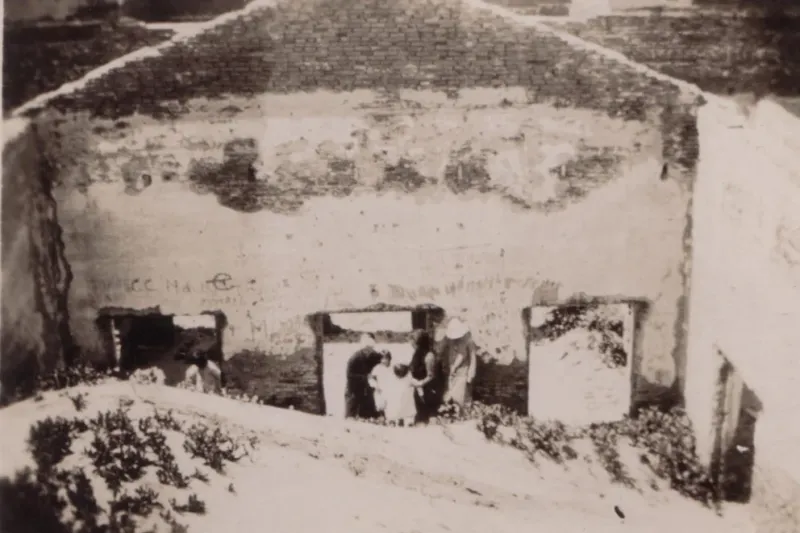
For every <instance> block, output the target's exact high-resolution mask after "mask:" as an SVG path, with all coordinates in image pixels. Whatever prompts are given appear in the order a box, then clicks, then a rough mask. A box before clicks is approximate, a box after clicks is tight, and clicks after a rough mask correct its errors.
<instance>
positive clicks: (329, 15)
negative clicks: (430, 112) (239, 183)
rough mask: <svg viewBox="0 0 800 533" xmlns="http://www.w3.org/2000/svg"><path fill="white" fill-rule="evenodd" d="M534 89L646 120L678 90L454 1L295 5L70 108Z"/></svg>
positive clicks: (188, 48) (112, 110) (244, 21)
mask: <svg viewBox="0 0 800 533" xmlns="http://www.w3.org/2000/svg"><path fill="white" fill-rule="evenodd" d="M501 86H524V87H527V88H528V89H529V98H530V101H531V102H553V103H554V104H555V105H560V106H564V107H584V108H591V109H599V110H603V111H605V112H607V113H609V114H611V115H612V116H622V117H626V118H631V119H641V118H643V116H644V112H645V109H647V107H648V106H649V105H650V104H652V103H662V102H666V101H668V100H669V99H670V98H671V97H672V96H674V94H675V92H676V91H675V89H674V88H673V87H671V86H670V85H668V84H665V83H662V82H658V81H654V80H651V79H648V78H645V77H643V76H641V75H640V74H637V73H635V72H634V71H633V70H632V69H629V68H627V67H623V66H621V65H618V64H616V63H615V62H614V61H611V60H608V59H606V58H603V57H600V56H599V55H597V54H594V53H588V52H579V51H576V50H574V49H572V48H570V47H569V46H568V45H566V44H565V43H563V42H562V41H561V40H559V39H558V38H556V37H553V36H551V35H545V34H542V33H538V32H536V31H533V30H531V29H528V28H524V27H520V26H519V25H516V24H513V23H510V22H508V21H506V20H504V19H501V18H498V17H496V16H494V15H491V14H488V13H485V12H480V13H479V12H476V11H466V10H465V9H464V7H463V6H461V5H459V4H458V3H455V2H441V1H435V0H427V1H423V0H419V1H409V0H402V1H399V2H390V1H388V0H368V1H367V2H360V3H358V4H354V3H352V2H349V1H343V0H331V1H325V2H312V1H309V0H305V1H301V2H286V3H284V4H281V5H279V6H278V7H275V8H263V9H259V10H256V11H254V12H252V13H249V14H247V15H246V16H243V17H241V18H239V19H236V20H234V21H231V22H229V23H226V24H224V25H221V26H219V27H217V28H215V29H213V30H211V31H208V32H206V33H203V34H201V35H199V36H197V37H196V38H194V39H192V40H190V41H188V42H186V43H183V44H179V45H176V46H174V47H171V48H169V49H168V50H165V51H164V52H163V54H162V55H161V56H159V57H154V58H149V59H146V60H144V61H141V62H138V63H136V64H133V65H130V66H126V67H124V68H121V69H119V70H115V71H114V72H112V73H110V74H109V75H108V76H104V77H103V78H101V79H98V80H96V81H93V82H91V83H90V84H89V86H88V87H87V88H86V89H85V90H83V91H80V92H78V93H76V94H73V95H69V96H64V97H63V98H59V99H58V100H57V101H56V102H54V104H55V105H56V106H57V107H59V108H62V109H67V110H78V109H86V110H91V111H92V112H94V113H97V114H98V115H102V116H109V117H115V116H124V115H127V114H130V113H134V112H140V113H146V114H163V113H164V112H165V110H164V103H165V101H168V100H177V101H185V100H187V99H190V98H194V97H210V98H215V97H223V96H225V95H226V94H240V95H254V94H259V93H264V92H295V91H313V90H315V89H331V90H338V91H351V90H355V89H362V88H366V89H384V90H387V91H393V90H396V89H401V88H434V89H438V90H442V91H447V92H449V93H452V94H454V95H455V94H456V93H457V91H458V89H459V88H464V87H501Z"/></svg>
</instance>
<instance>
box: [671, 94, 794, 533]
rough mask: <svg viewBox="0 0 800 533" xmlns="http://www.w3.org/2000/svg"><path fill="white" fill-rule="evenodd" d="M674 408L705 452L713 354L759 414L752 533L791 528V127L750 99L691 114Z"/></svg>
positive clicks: (770, 106)
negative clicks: (686, 286)
mask: <svg viewBox="0 0 800 533" xmlns="http://www.w3.org/2000/svg"><path fill="white" fill-rule="evenodd" d="M699 125H700V139H701V149H702V152H701V159H700V165H699V167H698V181H697V186H696V190H695V199H694V202H695V216H694V222H695V245H696V252H695V255H694V267H693V279H692V286H693V291H692V301H691V317H690V339H689V340H690V343H689V351H688V365H687V376H688V379H687V387H686V403H687V409H688V412H689V414H690V415H691V417H692V420H693V422H694V425H695V426H696V428H697V431H698V444H699V446H700V452H701V453H702V454H703V456H704V457H705V458H707V459H710V457H711V455H712V454H711V450H712V447H713V445H714V439H713V435H714V431H715V429H716V428H715V427H714V426H713V424H712V413H713V412H714V409H715V406H714V402H713V398H712V394H713V390H714V384H715V382H716V380H717V379H718V375H719V359H718V358H716V357H715V353H716V351H717V350H719V351H721V352H722V353H723V354H724V355H725V356H726V357H727V358H728V359H729V361H730V362H731V363H732V365H733V366H734V368H735V369H736V371H737V373H738V374H739V375H740V376H741V379H742V380H743V381H744V383H745V384H746V385H747V386H748V387H749V388H750V389H752V390H753V391H754V392H755V394H756V396H757V397H758V399H759V400H760V403H761V404H763V409H762V411H761V413H760V414H759V416H758V419H757V422H756V426H755V446H754V453H755V469H754V479H753V502H754V503H755V505H757V506H758V507H760V508H761V509H762V510H763V515H761V518H762V519H763V520H764V522H763V523H762V524H761V527H762V528H763V529H762V530H764V531H787V532H788V531H796V530H797V528H798V527H800V470H798V468H797V465H796V461H793V460H791V457H792V453H793V450H795V449H797V446H798V443H800V432H799V431H798V426H797V423H796V413H797V409H798V396H797V380H798V378H800V365H798V360H797V354H798V348H800V330H798V328H797V322H798V318H800V316H799V315H800V313H799V312H798V309H797V302H798V301H800V300H799V299H800V291H799V290H798V287H800V285H798V279H800V229H798V228H800V209H798V206H800V166H798V165H797V154H798V153H800V144H799V143H798V139H800V122H799V121H798V120H797V118H796V117H794V116H792V115H791V114H789V113H787V112H786V111H785V110H783V109H781V108H780V107H779V106H777V105H776V104H774V103H772V102H769V101H762V102H760V103H759V104H758V105H757V106H755V107H754V108H752V109H749V110H748V113H747V114H744V113H742V110H740V109H736V108H735V107H733V108H731V107H723V106H720V105H708V106H705V107H704V108H703V109H701V114H700V121H699Z"/></svg>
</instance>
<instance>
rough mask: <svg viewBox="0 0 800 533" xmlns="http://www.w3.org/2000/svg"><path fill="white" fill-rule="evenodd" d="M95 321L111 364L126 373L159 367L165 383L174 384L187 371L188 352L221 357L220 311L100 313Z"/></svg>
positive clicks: (220, 359)
mask: <svg viewBox="0 0 800 533" xmlns="http://www.w3.org/2000/svg"><path fill="white" fill-rule="evenodd" d="M98 324H99V325H100V327H101V330H102V332H103V333H104V335H105V337H106V339H107V341H108V347H109V359H110V360H111V362H112V366H115V367H118V368H119V369H120V370H121V371H122V373H123V374H125V375H128V374H130V373H131V372H134V371H136V370H139V369H146V368H159V369H160V370H161V371H163V372H164V375H165V383H166V384H167V385H177V384H178V383H180V382H181V381H182V380H183V378H184V375H185V373H186V369H187V363H186V356H187V354H189V353H191V352H202V353H204V354H205V355H206V356H207V357H208V358H209V359H210V360H212V361H214V362H216V363H218V364H221V363H222V360H223V352H222V330H223V329H224V327H225V317H224V315H222V313H207V314H200V315H164V314H160V313H103V314H101V317H100V319H99V320H98Z"/></svg>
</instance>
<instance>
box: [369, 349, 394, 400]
mask: <svg viewBox="0 0 800 533" xmlns="http://www.w3.org/2000/svg"><path fill="white" fill-rule="evenodd" d="M391 367H392V354H391V353H389V352H388V351H383V352H381V362H380V364H378V365H375V368H373V369H372V372H370V373H369V386H370V387H372V397H373V398H374V399H375V411H376V413H377V414H380V413H384V414H385V412H386V403H387V401H388V396H387V394H386V393H387V390H388V389H389V387H390V383H391V380H392V379H393V377H394V376H393V373H392V368H391Z"/></svg>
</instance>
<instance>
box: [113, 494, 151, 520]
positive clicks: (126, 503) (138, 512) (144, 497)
mask: <svg viewBox="0 0 800 533" xmlns="http://www.w3.org/2000/svg"><path fill="white" fill-rule="evenodd" d="M161 507H162V505H161V503H160V502H159V501H158V493H157V492H156V491H154V490H153V489H151V488H146V487H138V488H137V489H136V492H135V493H134V494H133V495H130V494H128V493H127V492H124V491H123V492H121V493H120V494H118V495H117V497H116V498H115V499H114V500H113V501H112V502H111V505H110V511H111V513H112V514H117V513H124V514H129V515H135V516H142V517H147V516H150V515H151V514H152V513H153V511H155V510H156V509H157V508H161Z"/></svg>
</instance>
